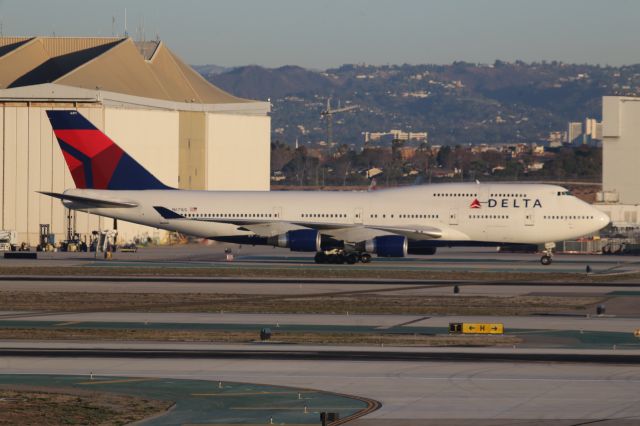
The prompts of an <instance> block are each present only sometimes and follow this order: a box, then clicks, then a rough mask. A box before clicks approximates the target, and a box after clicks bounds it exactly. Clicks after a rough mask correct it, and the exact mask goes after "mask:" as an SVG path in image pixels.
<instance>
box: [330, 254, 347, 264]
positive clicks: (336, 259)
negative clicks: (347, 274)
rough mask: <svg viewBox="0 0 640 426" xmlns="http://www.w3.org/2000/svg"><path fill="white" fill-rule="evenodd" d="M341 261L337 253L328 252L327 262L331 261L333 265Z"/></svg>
mask: <svg viewBox="0 0 640 426" xmlns="http://www.w3.org/2000/svg"><path fill="white" fill-rule="evenodd" d="M342 262H343V260H342V257H341V256H338V255H337V254H330V255H329V256H328V262H327V263H331V264H334V265H339V264H341V263H342Z"/></svg>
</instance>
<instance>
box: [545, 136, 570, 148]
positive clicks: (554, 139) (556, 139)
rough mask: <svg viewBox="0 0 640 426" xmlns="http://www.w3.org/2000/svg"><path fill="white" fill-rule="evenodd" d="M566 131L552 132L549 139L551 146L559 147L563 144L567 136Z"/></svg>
mask: <svg viewBox="0 0 640 426" xmlns="http://www.w3.org/2000/svg"><path fill="white" fill-rule="evenodd" d="M566 134H567V133H566V132H550V133H549V137H548V138H547V141H548V142H549V147H550V148H558V147H561V146H562V141H563V140H564V139H565V138H566Z"/></svg>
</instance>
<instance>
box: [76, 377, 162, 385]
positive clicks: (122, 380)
mask: <svg viewBox="0 0 640 426" xmlns="http://www.w3.org/2000/svg"><path fill="white" fill-rule="evenodd" d="M153 380H158V379H154V378H147V379H120V380H92V381H89V382H80V383H76V385H110V384H112V383H133V382H150V381H153Z"/></svg>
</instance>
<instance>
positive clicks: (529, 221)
mask: <svg viewBox="0 0 640 426" xmlns="http://www.w3.org/2000/svg"><path fill="white" fill-rule="evenodd" d="M535 219H536V216H535V213H534V212H533V209H527V210H525V211H524V224H525V226H533V225H535V224H536V220H535Z"/></svg>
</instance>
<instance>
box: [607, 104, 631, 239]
mask: <svg viewBox="0 0 640 426" xmlns="http://www.w3.org/2000/svg"><path fill="white" fill-rule="evenodd" d="M602 138H603V141H602V190H603V191H602V193H599V194H598V200H597V201H598V207H599V208H600V209H601V210H602V211H603V212H605V213H607V214H609V216H610V217H611V220H612V222H613V224H614V225H615V226H618V227H622V228H628V227H638V226H640V221H639V220H638V219H639V218H640V98H632V97H622V96H605V97H604V98H603V102H602Z"/></svg>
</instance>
